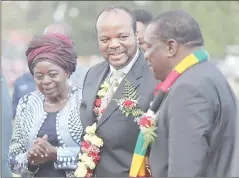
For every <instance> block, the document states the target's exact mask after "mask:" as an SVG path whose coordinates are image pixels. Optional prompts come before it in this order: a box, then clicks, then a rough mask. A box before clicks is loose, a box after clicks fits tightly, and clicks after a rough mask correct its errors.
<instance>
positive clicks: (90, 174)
mask: <svg viewBox="0 0 239 178" xmlns="http://www.w3.org/2000/svg"><path fill="white" fill-rule="evenodd" d="M92 173H93V171H92V170H91V169H87V174H86V175H85V177H92Z"/></svg>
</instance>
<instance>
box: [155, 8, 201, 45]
mask: <svg viewBox="0 0 239 178" xmlns="http://www.w3.org/2000/svg"><path fill="white" fill-rule="evenodd" d="M152 23H155V24H156V35H157V36H158V37H159V38H160V40H162V41H167V40H169V39H174V40H175V41H177V42H178V43H180V44H182V45H185V46H187V47H196V46H203V45H204V39H203V36H202V32H201V29H200V26H199V24H198V22H197V21H196V20H195V19H194V18H193V17H191V16H190V15H189V14H187V13H186V12H184V11H181V10H174V11H168V12H165V13H162V14H160V15H159V16H157V17H156V18H155V19H154V20H153V21H152Z"/></svg>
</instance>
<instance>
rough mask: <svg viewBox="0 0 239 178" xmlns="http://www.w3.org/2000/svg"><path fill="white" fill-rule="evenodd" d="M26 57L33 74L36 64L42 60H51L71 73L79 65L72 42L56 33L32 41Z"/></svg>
mask: <svg viewBox="0 0 239 178" xmlns="http://www.w3.org/2000/svg"><path fill="white" fill-rule="evenodd" d="M26 56H27V59H28V67H29V69H30V71H31V73H32V74H33V69H34V67H35V64H36V63H37V62H38V61H41V60H49V61H51V62H53V63H54V64H56V65H59V66H60V67H62V68H63V69H65V70H67V71H69V72H70V73H73V72H74V71H75V68H76V63H77V61H76V59H77V56H76V52H75V49H74V46H73V44H72V42H71V40H69V39H68V38H67V37H66V36H64V35H61V34H56V33H52V34H47V35H41V36H38V38H36V39H34V40H32V41H31V42H30V44H29V47H28V49H27V51H26Z"/></svg>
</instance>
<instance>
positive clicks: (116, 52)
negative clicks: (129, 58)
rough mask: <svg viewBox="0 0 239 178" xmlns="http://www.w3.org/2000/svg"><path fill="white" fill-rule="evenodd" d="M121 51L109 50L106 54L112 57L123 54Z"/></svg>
mask: <svg viewBox="0 0 239 178" xmlns="http://www.w3.org/2000/svg"><path fill="white" fill-rule="evenodd" d="M123 52H124V51H123V50H110V51H108V54H110V55H113V54H120V53H123Z"/></svg>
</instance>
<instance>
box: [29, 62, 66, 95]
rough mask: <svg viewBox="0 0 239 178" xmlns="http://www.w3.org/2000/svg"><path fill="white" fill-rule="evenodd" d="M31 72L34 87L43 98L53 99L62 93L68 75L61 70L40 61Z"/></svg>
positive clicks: (58, 67)
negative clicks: (32, 73)
mask: <svg viewBox="0 0 239 178" xmlns="http://www.w3.org/2000/svg"><path fill="white" fill-rule="evenodd" d="M33 72H34V80H35V82H36V85H37V87H38V89H39V90H40V92H42V93H43V95H44V96H45V97H48V98H51V99H54V98H56V97H59V96H61V95H62V94H63V93H64V91H65V89H66V87H67V79H68V78H69V73H67V72H66V71H65V70H64V69H63V68H61V67H60V66H58V65H56V64H53V63H51V62H49V61H40V62H38V63H37V64H36V66H35V67H34V69H33Z"/></svg>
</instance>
